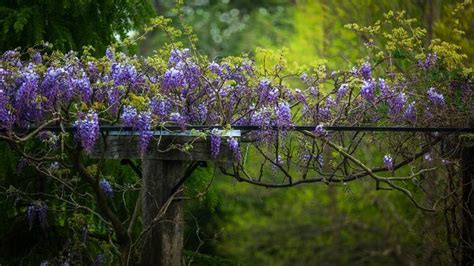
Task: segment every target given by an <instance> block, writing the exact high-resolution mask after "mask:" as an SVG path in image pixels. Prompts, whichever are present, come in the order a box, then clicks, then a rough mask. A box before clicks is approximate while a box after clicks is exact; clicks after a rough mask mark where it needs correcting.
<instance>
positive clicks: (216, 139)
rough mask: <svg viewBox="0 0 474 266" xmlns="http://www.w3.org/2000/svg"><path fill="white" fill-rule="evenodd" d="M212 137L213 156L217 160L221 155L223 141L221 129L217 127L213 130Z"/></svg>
mask: <svg viewBox="0 0 474 266" xmlns="http://www.w3.org/2000/svg"><path fill="white" fill-rule="evenodd" d="M210 139H211V156H212V158H213V159H214V160H215V159H217V157H218V156H219V152H220V148H221V141H222V139H221V136H220V133H219V130H217V129H215V128H214V129H213V130H211V134H210Z"/></svg>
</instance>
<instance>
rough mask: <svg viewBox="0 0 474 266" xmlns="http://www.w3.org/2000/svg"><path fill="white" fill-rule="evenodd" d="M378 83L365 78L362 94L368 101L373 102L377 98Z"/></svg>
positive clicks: (361, 88)
mask: <svg viewBox="0 0 474 266" xmlns="http://www.w3.org/2000/svg"><path fill="white" fill-rule="evenodd" d="M376 86H377V83H376V82H375V81H374V80H373V79H370V80H364V83H363V84H362V86H361V87H360V94H361V95H362V97H364V99H366V100H367V101H368V102H373V101H374V100H375V87H376Z"/></svg>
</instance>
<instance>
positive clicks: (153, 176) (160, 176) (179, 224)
mask: <svg viewBox="0 0 474 266" xmlns="http://www.w3.org/2000/svg"><path fill="white" fill-rule="evenodd" d="M185 171H186V169H185V166H184V162H183V161H168V160H156V159H145V160H143V161H142V172H143V189H144V191H143V192H144V194H143V224H144V227H145V228H146V227H148V226H150V225H152V221H153V219H155V218H156V217H157V215H158V213H159V211H160V209H161V208H162V207H163V206H164V204H165V203H166V201H167V200H168V199H169V197H170V196H171V193H172V190H173V187H174V186H175V185H176V183H177V182H178V180H180V179H181V178H182V177H183V176H184V174H185ZM183 207H184V206H183V201H173V202H172V203H171V204H170V205H169V206H168V208H167V210H166V212H165V213H164V215H163V216H162V217H161V218H160V219H159V220H160V221H159V222H158V223H156V224H154V225H153V227H152V229H151V230H150V232H149V233H148V234H147V237H146V239H145V243H144V245H143V251H142V258H141V260H142V265H147V266H148V265H150V266H151V265H182V250H183V232H184V221H183Z"/></svg>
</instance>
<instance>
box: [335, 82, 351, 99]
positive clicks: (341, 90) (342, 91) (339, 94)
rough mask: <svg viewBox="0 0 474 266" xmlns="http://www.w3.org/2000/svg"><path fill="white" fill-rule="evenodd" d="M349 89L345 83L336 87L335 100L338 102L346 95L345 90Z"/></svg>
mask: <svg viewBox="0 0 474 266" xmlns="http://www.w3.org/2000/svg"><path fill="white" fill-rule="evenodd" d="M348 89H349V85H348V84H347V83H344V84H341V86H339V89H337V93H336V102H340V101H341V100H342V98H344V96H346V94H347V91H348Z"/></svg>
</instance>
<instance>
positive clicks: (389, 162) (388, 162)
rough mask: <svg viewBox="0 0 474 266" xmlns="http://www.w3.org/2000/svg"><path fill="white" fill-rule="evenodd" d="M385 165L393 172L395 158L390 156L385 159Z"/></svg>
mask: <svg viewBox="0 0 474 266" xmlns="http://www.w3.org/2000/svg"><path fill="white" fill-rule="evenodd" d="M383 165H384V166H385V167H386V168H387V169H388V170H389V171H391V172H393V170H394V168H393V158H392V156H391V155H390V154H387V155H385V156H384V157H383Z"/></svg>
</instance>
